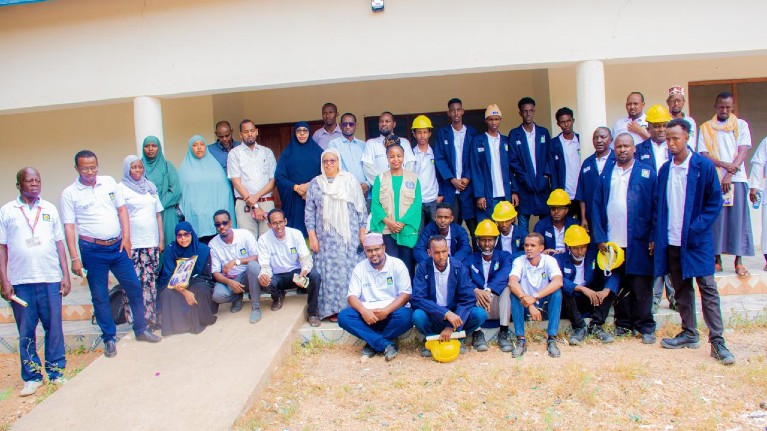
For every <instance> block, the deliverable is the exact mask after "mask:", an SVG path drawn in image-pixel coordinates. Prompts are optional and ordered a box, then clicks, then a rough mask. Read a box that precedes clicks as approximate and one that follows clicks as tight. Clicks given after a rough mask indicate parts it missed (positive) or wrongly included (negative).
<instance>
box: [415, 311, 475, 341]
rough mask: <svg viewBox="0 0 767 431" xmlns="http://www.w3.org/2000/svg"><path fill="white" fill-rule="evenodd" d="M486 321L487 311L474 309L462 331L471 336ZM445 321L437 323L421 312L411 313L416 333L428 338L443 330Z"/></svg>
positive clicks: (464, 323)
mask: <svg viewBox="0 0 767 431" xmlns="http://www.w3.org/2000/svg"><path fill="white" fill-rule="evenodd" d="M485 320H487V311H485V309H484V308H482V307H474V308H472V309H471V314H469V318H468V319H466V321H465V322H463V328H462V330H463V331H466V335H471V334H472V333H473V332H474V331H476V330H477V329H479V327H480V326H482V324H483V323H485ZM445 324H446V321H444V320H441V321H439V322H437V321H434V320H431V318H429V315H428V314H426V312H425V311H423V310H415V311H413V325H415V327H416V329H418V332H420V333H421V334H423V335H424V336H426V337H428V336H429V335H437V334H439V333H440V332H442V330H443V329H445Z"/></svg>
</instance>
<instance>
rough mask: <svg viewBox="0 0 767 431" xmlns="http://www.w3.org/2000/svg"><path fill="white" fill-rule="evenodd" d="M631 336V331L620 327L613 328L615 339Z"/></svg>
mask: <svg viewBox="0 0 767 431" xmlns="http://www.w3.org/2000/svg"><path fill="white" fill-rule="evenodd" d="M629 335H631V329H628V328H624V327H622V326H616V327H615V336H616V337H626V336H629Z"/></svg>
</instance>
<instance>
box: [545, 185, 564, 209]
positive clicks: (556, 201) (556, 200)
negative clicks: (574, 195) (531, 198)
mask: <svg viewBox="0 0 767 431" xmlns="http://www.w3.org/2000/svg"><path fill="white" fill-rule="evenodd" d="M546 205H548V206H550V207H566V206H568V205H570V196H569V195H568V194H567V192H566V191H564V190H562V189H555V190H554V191H552V192H551V194H550V195H549V200H547V201H546Z"/></svg>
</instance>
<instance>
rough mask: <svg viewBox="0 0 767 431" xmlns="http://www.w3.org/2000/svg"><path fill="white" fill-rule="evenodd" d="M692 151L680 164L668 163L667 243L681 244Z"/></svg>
mask: <svg viewBox="0 0 767 431" xmlns="http://www.w3.org/2000/svg"><path fill="white" fill-rule="evenodd" d="M691 157H692V151H690V152H689V153H688V154H687V158H686V159H684V162H682V164H681V165H678V166H677V165H676V164H674V161H673V160H672V161H671V163H669V172H668V186H667V191H666V196H664V197H665V198H666V205H668V243H669V245H675V246H681V245H682V227H683V226H684V201H685V198H686V197H687V171H688V170H689V169H690V158H691Z"/></svg>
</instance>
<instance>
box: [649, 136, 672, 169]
mask: <svg viewBox="0 0 767 431" xmlns="http://www.w3.org/2000/svg"><path fill="white" fill-rule="evenodd" d="M650 145H651V146H652V153H653V157H654V159H655V170H656V171H657V170H660V167H661V166H663V164H664V163H666V162H668V143H666V141H663V142H662V143H660V144H657V143H655V141H652V140H651V141H650Z"/></svg>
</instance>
